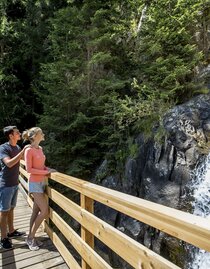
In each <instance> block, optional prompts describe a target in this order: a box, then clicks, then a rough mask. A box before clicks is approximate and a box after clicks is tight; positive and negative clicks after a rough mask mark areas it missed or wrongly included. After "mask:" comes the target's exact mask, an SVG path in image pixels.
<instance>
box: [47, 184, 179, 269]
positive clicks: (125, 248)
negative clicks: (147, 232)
mask: <svg viewBox="0 0 210 269" xmlns="http://www.w3.org/2000/svg"><path fill="white" fill-rule="evenodd" d="M48 194H49V197H50V198H51V199H52V200H53V201H54V202H56V203H57V204H58V205H59V206H60V207H62V208H63V210H65V211H66V212H67V213H68V214H69V215H70V216H72V217H73V218H74V219H75V220H76V221H78V222H79V223H80V224H81V225H83V226H84V227H85V228H86V229H87V230H88V231H90V232H91V233H92V234H94V236H96V237H97V238H98V239H100V240H101V241H102V242H103V243H105V244H106V245H107V246H108V247H109V248H111V249H112V250H113V251H115V252H116V253H117V254H118V255H119V256H121V257H122V258H123V259H124V260H125V261H127V262H128V263H129V264H131V265H132V266H133V267H134V268H139V267H140V266H142V268H150V267H151V268H156V269H164V268H173V269H175V268H176V269H178V268H179V267H178V266H176V265H175V264H173V263H171V262H169V261H168V260H166V259H164V258H163V257H161V256H160V255H158V254H156V253H154V252H153V251H151V250H149V249H148V248H146V247H145V246H143V245H141V244H140V243H138V242H136V241H135V240H133V239H132V238H130V237H129V236H127V235H125V234H123V233H122V232H121V231H119V230H117V229H116V228H114V227H112V226H111V225H109V224H108V223H106V222H105V221H102V220H100V219H99V218H97V217H96V216H94V215H92V214H91V213H89V212H88V211H86V210H84V209H82V208H81V207H80V206H78V205H77V204H76V203H74V202H72V201H70V200H69V199H68V198H66V197H64V196H63V195H62V194H60V193H58V192H57V191H56V190H53V189H51V188H48ZM67 236H68V235H67ZM67 238H68V237H67ZM152 266H153V267H152ZM93 268H97V267H93ZM140 268H141V267H140Z"/></svg>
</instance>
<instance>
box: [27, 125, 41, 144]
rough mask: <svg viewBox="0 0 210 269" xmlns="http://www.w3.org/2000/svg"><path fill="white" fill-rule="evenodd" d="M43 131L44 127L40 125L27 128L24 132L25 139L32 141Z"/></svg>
mask: <svg viewBox="0 0 210 269" xmlns="http://www.w3.org/2000/svg"><path fill="white" fill-rule="evenodd" d="M39 132H42V129H41V128H39V127H32V128H30V129H29V130H25V131H24V132H23V133H22V138H23V140H29V141H30V142H32V141H33V140H34V137H35V136H36V135H37V134H38V133H39Z"/></svg>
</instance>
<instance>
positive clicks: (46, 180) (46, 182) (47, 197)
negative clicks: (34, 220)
mask: <svg viewBox="0 0 210 269" xmlns="http://www.w3.org/2000/svg"><path fill="white" fill-rule="evenodd" d="M48 182H49V179H48V177H47V178H45V184H46V189H45V199H46V200H47V205H48V208H49V196H48V193H47V188H48ZM49 213H50V211H49V212H48V216H47V218H46V219H45V220H44V222H43V224H44V225H43V226H44V231H45V232H47V226H49ZM46 224H47V225H46Z"/></svg>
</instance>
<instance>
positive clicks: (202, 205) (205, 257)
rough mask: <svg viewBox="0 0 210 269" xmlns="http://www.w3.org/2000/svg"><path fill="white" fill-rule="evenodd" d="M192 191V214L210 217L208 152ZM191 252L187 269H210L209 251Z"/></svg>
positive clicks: (196, 175)
mask: <svg viewBox="0 0 210 269" xmlns="http://www.w3.org/2000/svg"><path fill="white" fill-rule="evenodd" d="M193 192H194V194H193V196H194V198H195V200H194V202H193V209H194V214H195V215H198V216H202V217H205V218H209V219H210V154H209V155H208V156H207V158H206V160H205V162H204V163H202V164H201V165H199V167H198V168H197V169H196V172H195V180H194V183H193ZM209 244H210V242H209ZM193 253H194V254H193V261H192V263H191V265H190V267H189V269H210V252H206V251H204V250H202V249H195V251H193Z"/></svg>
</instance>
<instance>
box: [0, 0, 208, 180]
mask: <svg viewBox="0 0 210 269" xmlns="http://www.w3.org/2000/svg"><path fill="white" fill-rule="evenodd" d="M0 13H1V16H0V19H1V25H0V102H1V105H0V115H1V117H0V127H1V129H2V128H3V127H4V126H6V125H10V124H12V125H17V126H18V128H19V129H20V130H21V131H23V130H24V129H26V128H30V127H33V126H35V125H36V126H40V127H42V128H43V130H44V132H45V134H46V141H45V143H44V148H45V153H46V155H47V160H48V163H49V164H50V165H51V166H52V167H54V168H56V169H57V170H59V171H61V172H65V173H68V174H71V175H74V176H79V177H81V178H86V179H88V178H89V177H90V176H91V173H92V171H93V170H94V168H95V167H96V166H97V165H98V164H99V163H100V162H101V160H103V159H105V158H106V159H107V160H108V161H109V166H110V170H109V171H110V172H111V171H113V170H115V171H116V170H117V171H118V172H121V171H122V170H123V169H122V167H123V164H124V161H125V159H126V158H127V156H132V155H135V152H136V148H135V144H133V139H134V138H135V136H136V135H137V134H138V133H140V132H143V133H145V135H146V136H148V137H149V136H151V135H153V131H154V129H155V130H157V131H156V136H157V137H156V139H161V135H162V131H163V128H161V127H162V119H163V115H164V113H165V112H166V111H167V110H168V109H170V108H171V107H173V106H174V105H177V104H181V103H183V102H185V101H187V100H189V99H190V98H192V97H193V96H195V95H197V94H199V93H207V92H208V85H207V82H206V81H207V80H206V78H205V76H204V75H203V73H202V72H201V70H203V69H204V68H205V67H206V66H208V64H209V60H210V54H209V51H208V44H207V35H208V34H209V33H208V31H207V28H206V25H207V23H208V22H209V20H210V2H209V1H207V0H161V1H157V0H123V1H122V0H114V1H113V0H107V1H102V0H97V1H96V0H1V3H0ZM0 140H1V142H3V141H4V138H3V136H2V134H1V137H0Z"/></svg>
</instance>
